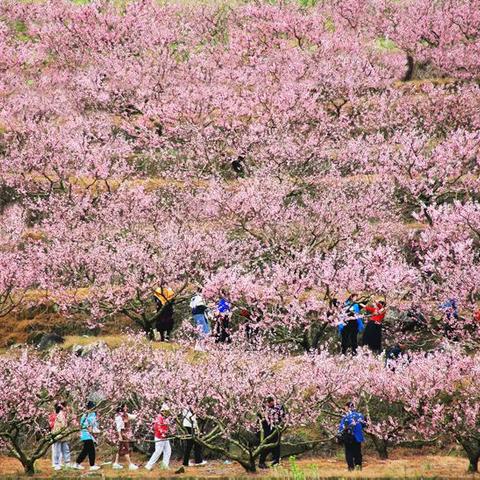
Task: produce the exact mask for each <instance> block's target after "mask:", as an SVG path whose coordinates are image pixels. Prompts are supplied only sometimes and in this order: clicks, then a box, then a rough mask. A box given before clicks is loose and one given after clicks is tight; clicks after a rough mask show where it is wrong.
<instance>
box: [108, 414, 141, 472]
mask: <svg viewBox="0 0 480 480" xmlns="http://www.w3.org/2000/svg"><path fill="white" fill-rule="evenodd" d="M135 418H137V416H136V415H132V414H130V413H128V408H127V406H126V405H121V406H120V407H118V408H117V412H116V414H115V430H116V432H117V435H118V451H117V453H116V455H115V461H114V462H113V465H112V467H113V468H114V469H115V470H119V469H121V468H123V466H122V465H121V464H120V463H119V459H120V457H121V456H125V458H126V459H127V462H128V468H129V470H137V469H138V466H137V465H135V464H134V463H133V462H132V461H131V460H130V443H131V442H132V438H131V428H130V421H131V420H135Z"/></svg>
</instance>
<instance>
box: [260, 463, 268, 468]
mask: <svg viewBox="0 0 480 480" xmlns="http://www.w3.org/2000/svg"><path fill="white" fill-rule="evenodd" d="M258 468H263V469H266V468H268V467H267V465H266V464H265V463H259V464H258Z"/></svg>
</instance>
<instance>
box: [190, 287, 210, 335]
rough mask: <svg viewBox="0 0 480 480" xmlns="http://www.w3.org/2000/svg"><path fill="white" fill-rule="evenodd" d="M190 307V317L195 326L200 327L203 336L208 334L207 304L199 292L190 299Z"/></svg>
mask: <svg viewBox="0 0 480 480" xmlns="http://www.w3.org/2000/svg"><path fill="white" fill-rule="evenodd" d="M190 308H191V309H192V318H193V322H194V324H195V326H196V327H197V328H199V329H200V332H201V334H202V335H203V336H205V335H209V334H210V325H209V323H208V318H207V312H208V307H207V304H206V302H205V300H204V298H203V296H202V295H201V293H200V292H197V293H196V294H195V295H194V296H193V297H192V298H191V300H190Z"/></svg>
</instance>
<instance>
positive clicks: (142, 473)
mask: <svg viewBox="0 0 480 480" xmlns="http://www.w3.org/2000/svg"><path fill="white" fill-rule="evenodd" d="M104 460H105V459H99V461H98V464H99V465H100V464H101V463H102V462H103V461H104ZM137 462H138V464H141V463H142V461H140V459H138V458H137ZM36 467H37V471H38V473H37V474H36V475H34V476H33V477H31V478H42V479H45V478H57V479H60V478H73V477H84V476H88V477H95V478H124V479H126V478H137V479H140V478H179V479H182V478H212V479H217V478H251V477H262V478H266V477H268V478H270V479H276V478H278V479H282V478H291V479H295V478H311V479H321V478H330V479H333V478H337V479H338V478H357V479H360V478H363V479H368V478H376V479H380V478H384V479H387V478H388V479H400V478H415V479H421V478H422V479H428V478H435V479H440V478H445V479H471V480H473V479H480V474H475V475H473V474H468V473H467V467H468V462H467V460H466V459H465V458H460V457H455V456H442V455H415V454H410V455H406V454H405V453H404V452H398V453H395V452H393V454H392V458H391V459H389V460H384V461H383V460H378V459H377V458H376V457H372V456H369V455H367V456H366V458H365V465H364V468H363V471H361V472H351V473H350V472H347V471H346V468H345V463H344V461H343V459H342V458H341V455H340V452H339V455H338V456H337V457H335V458H328V459H323V458H318V457H303V458H299V459H298V460H297V461H296V467H297V469H299V470H301V471H302V472H303V474H304V475H305V477H302V476H300V475H295V476H294V474H293V472H292V471H291V465H290V462H289V461H288V460H283V466H282V467H279V468H275V469H270V470H268V471H260V472H259V473H257V474H247V473H245V471H244V470H243V468H242V467H240V466H239V465H238V464H235V463H233V464H231V465H225V464H223V462H220V461H212V462H209V463H208V464H207V465H206V466H204V467H189V468H186V469H185V470H186V471H185V473H181V474H175V471H176V470H177V469H178V468H179V467H180V463H179V462H177V461H174V462H172V468H171V469H170V470H169V471H164V470H161V469H160V468H159V467H158V466H156V467H155V468H154V469H153V471H151V472H147V471H146V470H145V469H143V468H141V469H140V470H138V471H136V472H131V471H129V470H128V469H124V470H121V471H117V470H112V467H111V465H103V466H102V469H101V470H99V471H98V472H95V473H91V474H90V473H89V472H88V469H85V470H83V471H81V472H79V471H61V472H54V471H53V470H52V468H51V461H50V459H48V458H44V459H41V460H39V461H38V462H37V464H36ZM23 477H24V475H23V469H22V466H21V465H20V463H19V462H18V461H17V460H15V459H13V458H11V457H0V478H23Z"/></svg>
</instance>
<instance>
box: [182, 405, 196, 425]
mask: <svg viewBox="0 0 480 480" xmlns="http://www.w3.org/2000/svg"><path fill="white" fill-rule="evenodd" d="M182 415H183V423H182V425H183V426H184V427H187V428H194V429H197V428H198V423H197V416H196V415H194V414H193V413H192V411H191V410H190V409H185V410H184V411H183V412H182Z"/></svg>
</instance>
